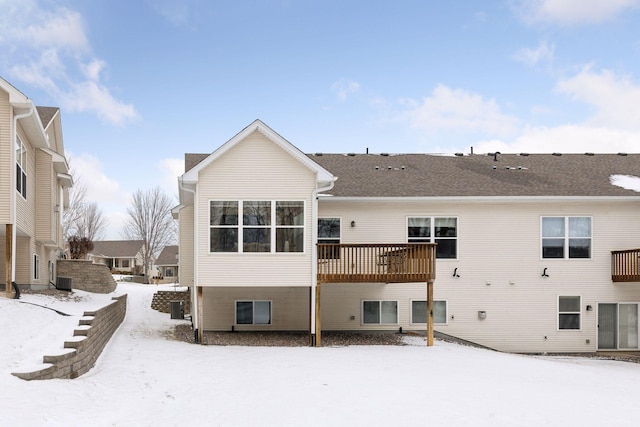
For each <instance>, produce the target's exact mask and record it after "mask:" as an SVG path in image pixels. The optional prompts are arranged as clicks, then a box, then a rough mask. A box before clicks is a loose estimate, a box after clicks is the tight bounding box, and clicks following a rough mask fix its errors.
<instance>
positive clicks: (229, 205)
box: [209, 200, 305, 253]
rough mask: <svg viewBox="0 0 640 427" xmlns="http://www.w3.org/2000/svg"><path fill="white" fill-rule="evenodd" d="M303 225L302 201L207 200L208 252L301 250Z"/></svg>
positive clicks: (302, 247)
mask: <svg viewBox="0 0 640 427" xmlns="http://www.w3.org/2000/svg"><path fill="white" fill-rule="evenodd" d="M240 213H241V214H242V221H241V222H240V220H239V214H240ZM304 227H305V223H304V202H302V201H270V200H256V201H254V200H243V201H211V202H209V251H210V252H243V253H254V252H267V253H268V252H304Z"/></svg>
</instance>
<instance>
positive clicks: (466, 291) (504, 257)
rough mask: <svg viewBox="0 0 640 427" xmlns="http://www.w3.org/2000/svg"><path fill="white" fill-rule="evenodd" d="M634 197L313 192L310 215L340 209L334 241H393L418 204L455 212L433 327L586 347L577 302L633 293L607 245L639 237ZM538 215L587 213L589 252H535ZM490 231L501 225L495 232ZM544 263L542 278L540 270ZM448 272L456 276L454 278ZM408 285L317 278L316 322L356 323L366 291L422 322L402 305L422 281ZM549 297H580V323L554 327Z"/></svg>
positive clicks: (586, 325)
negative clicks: (453, 251)
mask: <svg viewBox="0 0 640 427" xmlns="http://www.w3.org/2000/svg"><path fill="white" fill-rule="evenodd" d="M637 203H638V202H637V201H636V202H634V201H612V200H601V201H599V200H589V201H585V200H583V201H576V200H567V199H557V200H543V201H540V200H531V201H529V200H521V201H517V200H516V201H512V202H506V201H500V200H486V201H474V202H461V201H452V200H443V201H438V200H432V201H410V202H409V201H408V202H406V203H401V202H398V201H393V202H389V203H383V202H379V201H375V202H370V201H367V202H364V201H363V202H352V201H340V200H336V199H331V200H327V199H320V202H319V216H320V217H341V218H342V219H343V223H344V224H348V223H350V222H351V221H352V220H354V221H356V226H355V227H343V229H342V236H341V241H342V242H343V243H397V242H402V241H403V240H404V239H405V238H406V226H407V220H406V218H407V217H413V216H421V215H423V214H424V212H429V213H430V214H431V215H433V216H443V217H446V216H452V215H455V216H456V217H457V218H458V219H459V221H458V236H459V237H458V259H457V260H449V259H438V260H437V262H436V280H435V282H434V298H435V299H436V300H447V302H448V306H447V309H448V319H447V324H446V325H437V326H436V330H442V331H443V332H445V333H447V334H451V335H453V336H457V337H460V338H462V339H467V340H469V341H472V342H477V343H479V344H482V345H486V346H487V347H491V348H497V349H500V350H503V351H514V352H524V353H526V352H540V351H549V352H552V351H555V352H592V351H595V349H596V334H597V328H596V326H597V321H596V315H595V310H593V311H585V308H584V307H585V306H586V305H592V307H596V306H597V303H598V302H620V301H638V300H640V290H639V289H638V287H637V286H621V285H620V284H613V283H612V282H611V251H612V250H621V249H631V248H636V247H637V246H638V242H639V241H640V228H638V227H635V228H633V227H632V228H630V227H629V226H628V224H640V209H638V204H637ZM498 212H499V213H500V214H499V215H498V214H497V213H498ZM542 216H559V217H584V216H588V217H590V218H591V226H592V236H591V240H592V250H591V258H588V259H582V260H580V262H579V267H576V266H575V264H576V260H574V259H553V260H549V259H543V258H541V256H540V238H541V235H540V218H541V217H542ZM505 218H509V220H508V221H506V220H505ZM380 224H384V227H382V226H381V225H380ZM496 230H499V231H500V233H499V239H498V238H497V237H496ZM456 268H457V270H455V269H456ZM545 268H546V269H547V270H546V273H547V274H548V277H543V276H542V273H543V271H544V269H545ZM454 270H455V271H456V273H457V276H459V277H456V276H454V274H453V273H454ZM487 283H489V284H487ZM408 286H409V285H405V284H388V285H384V286H382V285H381V286H378V285H375V284H366V285H357V284H336V285H326V284H323V285H322V313H323V314H322V325H323V328H326V329H327V330H332V329H333V330H340V329H343V330H349V329H357V325H354V321H351V320H349V319H350V315H354V316H355V319H356V320H355V323H356V324H359V312H358V310H359V304H360V301H361V300H362V299H363V298H370V299H389V300H390V299H397V300H399V301H400V321H399V325H398V326H402V327H403V328H405V329H407V330H410V329H411V328H415V329H421V326H420V325H411V322H410V320H411V319H410V318H409V314H408V313H410V309H409V307H408V306H406V305H407V304H409V302H408V301H407V298H410V299H426V285H425V284H416V285H415V286H422V287H421V288H418V290H415V291H413V290H409V289H408ZM558 295H568V296H571V295H580V296H581V297H582V313H581V329H580V330H579V331H576V332H575V333H567V331H559V330H558V307H557V299H558ZM478 311H486V313H487V318H486V319H485V320H479V319H478ZM404 313H407V314H406V315H405V314H404ZM403 316H404V317H403ZM441 328H446V329H441ZM363 329H368V327H363ZM384 329H389V330H392V329H394V328H392V327H389V328H384ZM545 337H546V339H545ZM587 339H588V340H589V342H588V343H587Z"/></svg>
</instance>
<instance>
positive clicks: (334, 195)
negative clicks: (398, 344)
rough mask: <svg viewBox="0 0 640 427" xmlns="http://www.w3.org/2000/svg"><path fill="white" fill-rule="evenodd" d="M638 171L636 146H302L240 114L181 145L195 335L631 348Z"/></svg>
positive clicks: (181, 212) (185, 262) (637, 274)
mask: <svg viewBox="0 0 640 427" xmlns="http://www.w3.org/2000/svg"><path fill="white" fill-rule="evenodd" d="M627 181H629V182H635V183H636V184H635V188H633V186H632V185H629V184H624V183H625V182H627ZM639 182H640V154H626V153H619V154H593V153H584V154H560V153H553V154H551V153H548V154H531V155H529V154H527V153H521V154H500V153H490V155H486V154H483V155H480V154H458V155H455V156H454V155H451V156H443V155H428V154H388V153H380V154H369V153H360V154H358V153H345V154H327V153H315V154H304V153H303V152H301V151H300V150H298V149H297V148H296V147H295V146H294V145H292V144H291V143H289V142H288V141H287V140H285V139H284V138H283V137H282V136H280V135H279V134H278V133H276V132H275V131H274V130H272V129H271V128H269V127H268V126H267V125H265V124H264V123H262V122H261V121H259V120H256V121H255V122H253V123H252V124H251V125H249V126H247V127H246V128H245V129H243V130H242V131H240V133H238V134H237V135H235V136H234V137H233V138H231V139H230V140H229V141H227V142H226V143H224V144H222V145H221V146H219V147H218V148H216V149H215V150H214V151H213V152H212V153H210V154H186V155H185V173H184V175H182V176H181V177H180V178H179V190H180V205H179V206H178V207H177V208H175V209H174V215H175V214H176V213H177V217H178V220H179V230H180V232H179V245H180V283H181V285H183V286H189V287H190V288H191V292H192V310H193V313H192V314H193V317H192V318H193V321H194V328H195V329H196V330H197V333H198V336H200V335H201V334H202V331H224V330H236V331H242V330H251V331H274V330H280V331H285V330H298V331H309V333H310V338H311V340H310V342H311V343H312V344H313V343H314V342H315V344H316V345H318V344H319V343H320V344H321V338H320V334H321V331H322V330H328V331H336V330H344V331H352V330H360V331H373V330H386V331H394V330H395V331H398V330H399V329H402V330H403V331H425V329H426V330H427V331H429V329H431V328H430V324H431V325H433V326H432V328H435V329H436V330H437V331H438V332H441V333H444V334H448V335H451V336H455V337H458V338H461V339H464V340H467V341H472V342H476V343H479V344H482V345H485V346H488V347H492V348H496V349H500V350H503V351H512V352H522V353H541V352H567V353H568V352H572V353H573V352H594V351H599V350H634V351H638V350H640V320H639V319H640V316H639V314H640V264H639V262H638V260H639V259H640V258H639V256H640V249H639V248H640V189H639V188H638V187H640V185H639V184H638V183H639ZM436 270H437V275H436ZM428 335H429V333H428ZM314 338H315V340H314Z"/></svg>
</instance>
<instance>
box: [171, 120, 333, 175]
mask: <svg viewBox="0 0 640 427" xmlns="http://www.w3.org/2000/svg"><path fill="white" fill-rule="evenodd" d="M256 131H258V132H260V133H262V134H263V135H264V136H266V137H267V138H268V139H269V140H270V141H271V142H273V143H274V144H276V145H277V146H278V147H280V148H281V149H282V150H284V151H285V152H286V153H288V154H289V155H291V156H292V157H293V158H295V159H296V160H298V161H299V162H300V163H302V164H303V165H304V166H306V167H307V168H309V169H310V170H311V171H312V172H314V173H315V175H316V180H317V181H318V182H321V183H330V182H333V181H335V177H334V176H333V175H332V174H331V173H330V172H329V171H327V170H326V169H325V168H324V167H322V166H321V165H320V164H318V163H316V162H315V161H313V159H311V158H309V157H308V156H307V155H305V154H304V153H303V152H302V151H300V150H299V149H298V148H297V147H295V146H294V145H293V144H291V143H290V142H289V141H287V140H286V139H284V138H283V137H282V136H280V135H279V134H278V133H276V132H275V131H274V130H273V129H271V128H270V127H269V126H267V125H266V124H264V123H263V122H262V121H260V120H255V121H254V122H253V123H251V124H250V125H249V126H247V127H245V128H244V129H243V130H242V131H240V132H239V133H238V134H236V135H235V136H234V137H233V138H231V139H230V140H229V141H227V142H225V143H224V144H223V145H221V146H220V147H219V148H218V149H216V150H215V151H214V152H213V153H211V154H209V155H208V156H206V157H205V158H204V159H202V158H198V157H196V156H201V155H190V157H187V156H186V155H185V173H184V175H182V182H183V183H185V184H194V183H196V182H198V175H199V173H200V171H201V170H203V169H204V168H206V167H207V166H209V165H210V164H212V163H213V162H215V161H216V160H217V159H218V158H220V157H221V156H222V155H224V154H225V153H227V152H228V151H229V150H230V149H232V148H233V147H234V146H236V145H237V144H240V143H242V141H243V140H244V139H245V138H247V137H248V136H249V135H251V134H252V133H253V132H256ZM189 166H191V167H190V168H188V167H189Z"/></svg>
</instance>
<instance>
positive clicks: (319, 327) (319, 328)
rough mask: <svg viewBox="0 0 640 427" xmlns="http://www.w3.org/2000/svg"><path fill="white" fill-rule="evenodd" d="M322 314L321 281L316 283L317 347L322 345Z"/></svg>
mask: <svg viewBox="0 0 640 427" xmlns="http://www.w3.org/2000/svg"><path fill="white" fill-rule="evenodd" d="M321 318H322V315H321V313H320V282H318V283H317V284H316V331H315V332H316V347H322V325H321Z"/></svg>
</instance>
